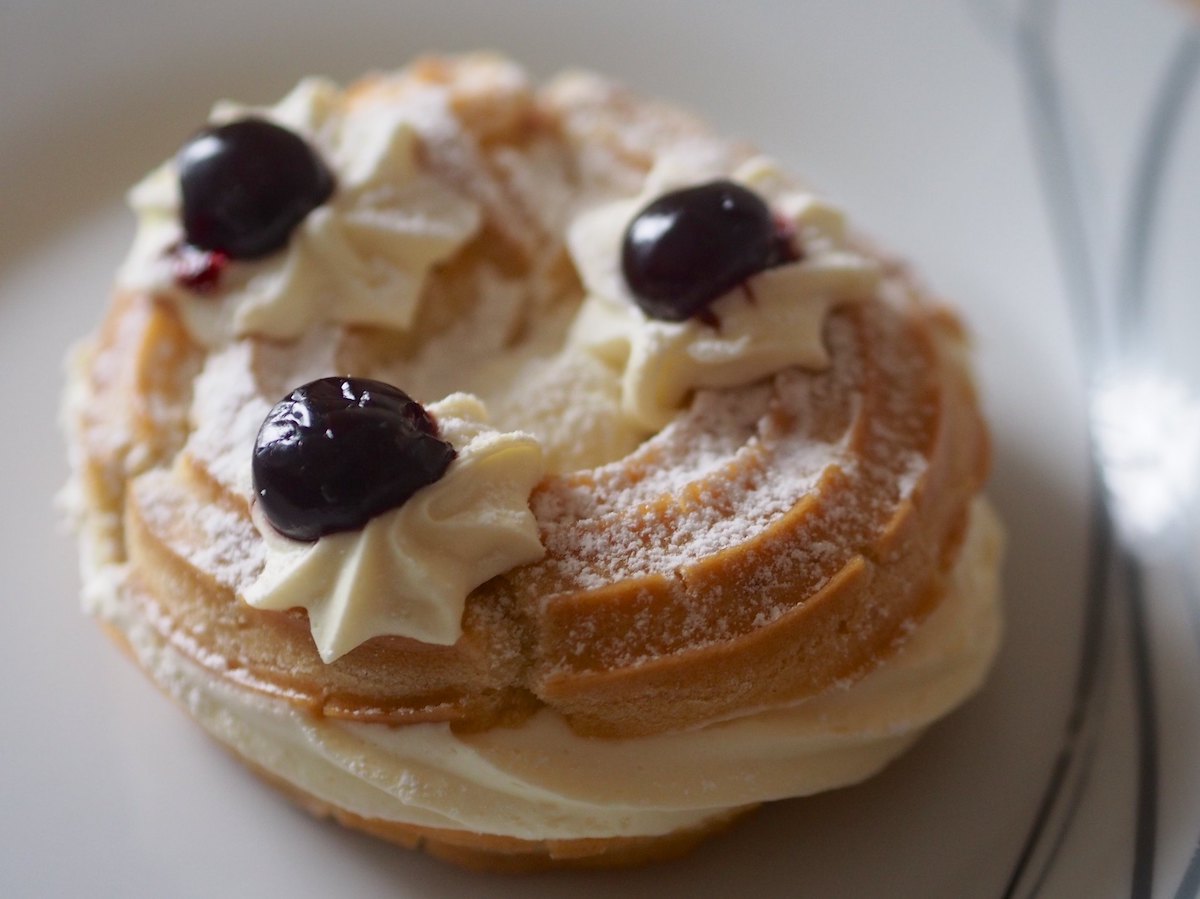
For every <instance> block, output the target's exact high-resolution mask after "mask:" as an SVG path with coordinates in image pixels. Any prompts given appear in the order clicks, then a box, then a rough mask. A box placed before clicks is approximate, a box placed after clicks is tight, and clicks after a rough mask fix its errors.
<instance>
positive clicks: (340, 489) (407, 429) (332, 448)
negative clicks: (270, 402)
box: [253, 378, 455, 541]
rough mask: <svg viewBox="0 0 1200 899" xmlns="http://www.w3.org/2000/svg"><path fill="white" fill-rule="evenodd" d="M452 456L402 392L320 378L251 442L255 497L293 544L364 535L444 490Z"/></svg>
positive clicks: (283, 404)
mask: <svg viewBox="0 0 1200 899" xmlns="http://www.w3.org/2000/svg"><path fill="white" fill-rule="evenodd" d="M454 457H455V452H454V447H452V446H451V445H450V444H449V443H447V442H446V441H445V440H442V439H441V438H440V437H439V436H438V428H437V423H436V422H435V421H434V420H433V418H432V417H431V416H430V415H429V413H428V412H426V411H425V409H424V408H423V407H422V406H421V404H420V403H418V402H416V401H415V400H413V399H412V398H411V397H409V396H408V394H406V393H404V392H403V391H402V390H398V389H397V388H395V387H392V386H391V385H390V384H385V383H383V382H382V381H372V380H369V379H367V378H321V379H319V380H316V381H310V382H309V383H308V384H305V385H304V386H303V387H297V388H296V389H295V390H293V391H292V393H291V394H290V395H289V396H287V397H285V398H284V399H282V400H280V401H279V402H278V403H276V404H275V406H274V408H272V409H271V411H270V413H268V415H267V417H266V419H265V420H264V421H263V423H262V428H260V429H259V432H258V439H257V440H256V441H255V442H254V459H253V474H254V492H255V494H256V495H257V497H258V501H259V502H260V503H262V508H263V511H264V512H265V513H266V516H267V520H268V521H270V522H271V524H272V525H274V526H275V529H276V530H278V531H279V532H280V533H282V534H284V535H285V536H288V537H291V538H293V539H295V540H308V541H312V540H316V539H317V538H318V537H322V536H324V535H326V534H333V533H336V532H338V531H352V530H356V529H357V528H360V527H362V526H363V525H364V524H366V523H367V521H368V520H369V519H371V518H373V517H374V516H376V515H379V514H380V513H381V512H386V511H387V510H388V509H394V508H396V507H398V506H401V505H403V504H404V503H405V502H406V501H407V500H408V498H409V497H411V496H412V495H413V494H414V493H416V492H417V491H418V490H419V489H421V488H422V487H424V486H426V485H427V484H432V483H433V482H434V481H436V480H438V478H440V477H441V476H442V475H443V474H444V473H445V471H446V468H447V467H448V466H449V465H450V462H451V461H452V460H453V459H454Z"/></svg>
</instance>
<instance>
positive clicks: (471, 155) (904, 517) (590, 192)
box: [66, 55, 1000, 870]
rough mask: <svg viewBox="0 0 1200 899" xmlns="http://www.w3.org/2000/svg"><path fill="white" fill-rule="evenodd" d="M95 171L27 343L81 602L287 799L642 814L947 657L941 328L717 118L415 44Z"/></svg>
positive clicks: (947, 359) (500, 835) (959, 524)
mask: <svg viewBox="0 0 1200 899" xmlns="http://www.w3.org/2000/svg"><path fill="white" fill-rule="evenodd" d="M131 202H132V205H133V207H134V209H135V211H136V212H137V215H138V234H137V238H136V240H135V241H134V245H133V247H132V249H131V250H130V253H129V255H128V257H127V259H126V260H125V262H124V264H123V265H122V267H121V269H120V271H119V273H118V276H117V279H116V287H115V290H114V293H113V298H112V301H111V304H110V306H109V309H108V312H107V315H106V316H105V318H104V321H103V323H102V324H101V325H100V327H99V329H98V330H97V332H96V333H95V334H94V335H93V336H92V337H91V338H90V339H89V340H87V341H85V342H84V343H83V344H82V345H81V346H80V347H79V348H78V350H77V351H76V352H75V353H74V355H73V358H72V360H71V367H70V370H71V378H70V386H69V391H68V398H67V402H66V418H67V423H68V433H69V442H70V449H71V458H72V464H73V472H74V477H73V481H72V485H71V496H72V497H73V498H74V506H75V508H76V510H77V512H78V516H77V518H78V523H79V528H80V533H81V537H82V540H81V542H82V547H83V570H84V576H85V587H84V592H85V604H86V605H87V607H88V608H89V609H90V610H91V611H92V612H93V613H94V614H95V615H96V616H97V617H98V618H99V620H100V621H101V622H102V623H103V625H104V626H105V628H106V629H107V630H108V631H109V632H110V633H111V634H112V635H113V637H114V638H115V639H116V640H117V642H118V643H120V644H121V645H122V646H123V647H124V648H125V649H127V650H128V652H129V653H130V655H131V656H132V657H133V659H134V660H135V661H136V662H137V663H138V665H140V666H141V667H142V668H143V669H144V670H145V671H146V673H147V674H148V675H149V676H150V677H151V678H152V679H153V680H154V681H155V682H156V683H157V684H158V685H159V686H160V687H161V688H162V689H163V690H164V691H165V692H166V693H167V694H168V695H169V696H171V697H172V698H173V699H175V700H176V701H177V702H178V703H180V704H181V705H183V706H184V707H185V708H186V709H187V710H188V712H189V713H190V714H191V715H192V716H193V717H194V718H195V719H196V720H197V721H198V722H199V723H200V724H201V725H202V726H203V727H204V728H205V729H206V730H207V731H208V732H209V733H211V734H212V735H213V736H214V737H215V738H216V739H217V740H218V741H220V742H221V743H222V744H224V745H225V746H227V747H228V748H230V749H231V750H232V751H233V752H234V753H235V754H237V755H238V756H239V757H240V758H242V759H243V760H244V761H245V762H246V763H247V764H248V765H249V766H250V767H251V768H253V769H254V770H256V771H257V772H259V773H260V774H261V775H262V776H263V777H264V778H265V779H267V780H268V781H270V782H272V783H275V784H276V785H278V786H280V787H281V788H282V789H283V790H284V791H285V792H287V793H289V794H290V795H292V796H293V797H294V798H296V799H297V800H298V801H300V802H301V803H302V804H303V805H305V806H306V807H308V808H310V809H312V810H313V811H314V812H315V813H317V814H321V815H329V816H332V817H334V818H336V819H338V820H339V821H341V822H343V823H345V824H347V825H349V826H351V827H355V828H359V829H361V830H364V831H367V832H369V833H373V834H376V835H379V836H382V837H384V838H386V839H390V840H394V841H396V842H398V843H401V844H403V845H407V846H418V847H422V848H424V849H426V850H427V851H429V852H431V853H433V854H435V855H439V856H442V857H445V858H449V859H451V860H453V861H456V862H459V863H462V864H465V865H470V866H475V867H482V868H492V869H502V870H528V869H534V868H540V867H548V866H558V865H592V866H607V865H616V864H624V863H632V862H638V861H646V860H651V859H657V858H664V857H667V856H670V855H673V854H676V853H678V852H682V851H684V850H686V849H687V848H688V847H690V846H691V845H693V844H694V843H695V842H696V841H697V840H699V839H701V838H702V837H704V836H705V835H707V834H709V833H711V832H713V831H715V830H717V829H719V828H721V827H723V826H724V825H725V824H726V823H727V822H729V821H731V820H732V819H734V818H735V817H737V816H738V815H739V814H741V813H742V812H744V811H746V810H748V809H751V808H753V807H754V806H756V805H757V804H759V803H762V802H765V801H770V800H776V799H782V798H786V797H793V796H802V795H806V794H810V793H813V792H816V791H820V790H826V789H830V788H833V787H838V786H842V785H846V784H850V783H854V782H856V781H858V780H861V779H863V778H865V777H867V776H869V775H871V774H873V773H874V772H876V771H877V770H879V769H880V768H881V767H882V766H883V765H885V764H886V763H887V762H888V761H889V760H891V759H892V758H894V757H895V756H896V755H897V754H899V753H900V752H901V751H902V750H903V749H904V748H906V747H907V746H908V745H910V744H911V742H912V741H913V740H914V739H915V738H916V737H917V735H918V734H919V733H920V732H921V731H922V730H923V729H924V728H925V727H926V726H927V725H928V724H929V723H931V722H932V721H934V720H936V719H937V718H939V717H940V716H942V715H944V714H945V713H946V712H948V711H949V710H951V709H952V708H953V707H955V706H956V705H958V704H959V703H960V702H962V701H963V700H964V699H965V698H966V697H967V696H969V695H970V694H971V693H972V692H973V691H974V690H975V689H976V688H977V687H978V686H979V685H980V683H981V682H982V680H983V678H984V676H985V674H986V671H987V669H988V667H989V665H990V662H991V660H992V658H993V656H994V653H995V649H996V645H997V640H998V635H999V613H998V605H997V568H998V563H999V554H1000V528H999V525H998V524H997V522H996V520H995V518H994V516H993V515H992V513H991V512H990V511H989V508H988V506H987V504H986V501H985V500H984V499H982V497H981V487H982V484H983V481H984V477H985V474H986V469H987V465H988V442H987V435H986V432H985V428H984V425H983V422H982V420H981V417H980V413H979V409H978V403H977V400H976V394H975V390H974V387H973V385H972V380H971V375H970V373H969V370H968V365H967V359H966V352H965V346H964V345H965V339H964V334H963V330H962V328H961V326H960V325H959V324H958V322H957V320H956V319H955V317H954V316H953V314H951V313H950V312H948V311H947V310H946V309H944V308H943V307H941V306H939V305H938V304H936V303H934V302H932V301H931V300H930V299H929V297H928V296H927V294H926V292H925V291H924V290H923V289H922V287H921V286H920V285H919V284H918V283H917V282H916V280H915V279H914V277H913V276H912V274H911V273H910V272H909V271H908V270H907V269H906V267H905V266H903V265H902V264H900V263H898V262H896V261H895V260H893V259H891V258H889V257H888V256H886V255H885V254H883V253H882V252H880V251H879V250H877V249H876V248H874V247H873V246H872V245H870V244H869V243H867V242H866V241H865V240H864V239H863V238H861V237H860V236H858V235H856V234H855V233H853V232H851V231H849V230H847V228H846V227H845V225H844V223H843V219H842V216H841V214H840V213H839V212H838V211H837V210H836V209H835V208H834V207H832V206H831V205H829V204H828V203H827V202H826V201H824V200H822V199H820V198H819V197H817V196H816V195H815V194H814V193H812V192H811V191H810V190H809V189H807V188H806V187H804V186H803V185H802V184H800V183H798V182H796V181H795V180H793V179H791V178H790V177H788V176H787V175H785V174H784V173H783V172H782V171H781V170H780V169H779V167H778V166H777V165H776V164H775V163H773V162H772V161H770V160H769V159H767V158H766V157H763V156H761V155H759V154H758V153H757V151H755V150H754V149H753V148H751V147H748V146H744V145H742V144H739V143H735V142H731V141H727V140H724V139H721V138H719V137H717V136H715V135H713V134H712V132H711V131H710V130H709V129H708V128H707V127H705V126H704V125H703V124H702V123H700V122H698V121H697V120H695V119H694V118H693V117H691V116H690V115H687V114H685V113H682V112H680V111H678V110H675V109H673V108H670V107H667V106H664V105H662V104H659V103H655V102H651V101H647V100H643V99H640V98H637V97H635V96H633V95H631V94H630V93H628V92H627V91H625V90H623V89H621V88H620V87H618V86H615V85H613V84H612V83H610V82H608V81H606V80H604V79H602V78H599V77H597V76H593V75H588V74H582V73H567V74H564V75H561V76H559V77H557V78H556V79H554V80H552V81H551V82H549V83H548V84H547V85H545V86H543V87H540V88H539V87H534V86H532V85H531V84H530V83H529V81H528V80H527V78H526V76H525V75H524V73H523V72H522V71H521V70H520V69H519V68H517V67H516V66H515V65H513V64H512V63H510V62H507V61H505V60H503V59H500V58H496V57H492V56H486V55H474V56H465V57H460V58H448V59H447V58H434V59H426V60H422V61H419V62H417V63H415V64H413V65H411V66H410V67H408V68H407V69H405V70H403V71H401V72H399V73H396V74H387V75H376V76H372V77H369V78H367V79H365V80H363V81H361V82H359V83H357V84H355V85H353V86H351V87H350V88H349V89H347V90H344V91H343V90H341V89H339V88H337V87H336V86H334V85H332V84H330V83H329V82H326V81H323V80H315V79H314V80H306V81H304V82H302V83H301V84H300V85H299V86H298V87H297V88H296V89H295V90H294V91H293V92H292V93H291V94H289V95H288V96H287V97H286V98H284V99H283V100H282V101H281V102H279V103H278V104H276V105H275V106H272V107H268V108H257V109H255V108H247V107H243V106H238V105H235V104H229V103H225V104H220V105H218V106H217V107H216V108H215V110H214V111H213V114H212V118H211V121H210V122H209V123H208V124H207V125H205V126H204V127H203V128H202V129H201V130H200V131H199V132H198V133H197V134H195V135H193V136H192V137H191V138H190V139H188V140H187V141H186V143H185V144H184V146H183V148H182V149H181V151H180V152H179V153H178V154H177V155H176V157H175V158H173V159H172V160H170V161H168V162H167V163H165V164H164V165H163V166H161V167H160V168H159V169H158V170H156V171H155V172H153V173H152V174H151V175H150V176H148V177H147V178H146V179H145V180H144V181H143V182H142V183H141V184H139V185H138V186H137V187H136V188H135V189H134V190H133V192H132V193H131Z"/></svg>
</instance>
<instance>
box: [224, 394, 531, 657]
mask: <svg viewBox="0 0 1200 899" xmlns="http://www.w3.org/2000/svg"><path fill="white" fill-rule="evenodd" d="M428 412H429V413H430V415H431V416H433V418H434V420H435V421H437V423H438V430H439V432H440V435H441V437H442V439H444V440H447V441H449V442H450V444H451V445H452V446H453V447H454V448H455V449H456V450H457V452H458V456H457V457H456V458H455V459H454V461H453V462H451V463H450V467H449V468H448V469H447V470H446V472H445V474H444V475H443V476H442V477H441V478H440V479H439V480H438V481H435V482H434V483H433V484H429V485H428V486H426V487H422V488H421V489H420V490H418V491H417V492H416V493H415V494H413V496H412V497H410V498H409V499H408V501H407V502H405V503H404V504H403V505H402V506H400V507H399V508H396V509H392V510H390V511H388V512H385V513H383V514H382V515H379V516H376V517H375V518H373V519H371V520H370V521H369V522H367V524H366V525H365V526H364V527H363V528H361V529H360V530H357V531H350V532H345V533H337V534H329V535H327V536H324V537H321V538H320V539H319V540H317V541H316V542H315V543H304V542H300V541H297V540H291V539H288V538H287V537H284V536H282V535H281V534H279V533H278V532H277V531H275V529H274V528H272V527H271V526H270V524H269V523H267V522H266V521H264V520H263V518H262V516H261V515H260V514H259V513H258V510H257V507H256V508H255V514H254V519H255V523H256V525H257V526H258V529H259V531H260V532H261V533H262V536H263V540H264V542H265V544H266V565H265V567H264V568H263V571H262V573H261V574H260V575H259V576H258V578H257V579H256V580H255V581H254V583H253V584H251V585H250V586H249V587H248V588H247V589H246V590H245V592H244V594H243V598H244V599H245V601H246V602H247V603H249V604H250V605H252V606H254V607H255V608H258V609H274V610H279V611H282V610H286V609H292V608H304V609H306V610H307V611H308V618H309V625H310V627H311V628H312V635H313V640H314V641H315V642H316V644H317V650H318V651H319V652H320V654H321V658H322V659H323V660H324V661H325V662H332V661H334V660H335V659H337V658H339V657H340V656H342V655H344V654H345V653H347V652H349V651H350V650H351V649H353V648H354V647H355V646H358V645H359V644H360V643H362V642H364V641H366V640H368V639H370V638H371V637H377V636H383V635H392V636H401V637H409V638H411V639H413V640H419V641H421V642H423V643H436V644H441V645H449V644H452V643H454V642H456V641H457V640H458V638H459V637H460V636H461V635H462V613H463V607H464V605H465V603H466V598H467V594H468V593H470V592H471V591H472V590H473V589H475V588H476V587H477V586H479V585H480V584H482V583H483V582H484V581H486V580H489V579H490V578H492V577H494V576H496V575H497V574H500V573H502V572H505V571H508V570H509V569H510V568H513V567H515V566H517V565H523V564H525V563H527V562H534V561H536V560H538V559H540V558H541V557H542V555H543V554H544V552H545V550H544V549H543V547H542V543H541V540H540V538H539V536H538V527H537V521H536V520H535V519H534V517H533V513H532V512H531V511H530V510H529V494H530V492H531V491H532V490H533V488H534V486H535V485H536V484H537V482H538V481H539V480H541V478H542V474H543V470H544V464H543V459H542V450H541V446H540V445H539V444H538V442H537V441H536V440H535V439H534V438H533V437H531V436H530V435H528V434H524V433H521V432H502V431H497V430H496V429H495V428H492V427H489V426H488V424H487V410H486V409H485V408H484V406H483V404H482V403H481V402H479V400H478V399H476V398H475V397H473V396H469V395H467V394H463V393H457V394H453V395H451V396H449V397H447V398H446V399H444V400H442V401H441V402H437V403H432V404H431V405H430V406H429V407H428Z"/></svg>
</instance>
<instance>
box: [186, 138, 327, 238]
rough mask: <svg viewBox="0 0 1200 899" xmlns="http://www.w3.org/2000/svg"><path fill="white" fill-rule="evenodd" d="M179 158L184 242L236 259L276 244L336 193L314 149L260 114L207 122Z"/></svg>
mask: <svg viewBox="0 0 1200 899" xmlns="http://www.w3.org/2000/svg"><path fill="white" fill-rule="evenodd" d="M176 162H177V164H178V167H179V184H180V188H181V190H182V194H183V231H184V234H185V236H186V238H187V242H188V243H189V244H191V245H192V246H194V247H198V248H200V249H202V250H213V251H216V252H219V253H224V254H226V255H227V256H229V257H231V258H233V259H258V258H260V257H262V256H266V255H268V254H270V253H273V252H275V251H276V250H278V249H280V248H281V247H283V246H284V245H286V244H287V242H288V238H289V237H290V236H291V233H292V231H293V229H295V227H296V226H297V225H298V224H300V222H301V220H302V219H303V218H304V217H305V216H306V215H308V214H309V213H310V212H312V210H313V209H315V208H316V207H318V206H320V205H321V204H322V203H324V202H325V201H326V200H328V199H329V197H330V195H331V194H332V193H333V175H331V174H330V172H329V169H328V168H326V167H325V164H324V163H323V162H322V161H321V159H320V158H319V157H318V156H317V154H316V152H315V151H314V150H313V148H312V147H310V146H309V145H308V143H307V142H306V141H305V140H304V139H303V138H302V137H300V136H299V135H298V134H296V133H294V132H292V131H289V130H288V129H286V128H281V127H280V126H279V125H275V124H272V123H271V122H268V121H265V120H263V119H254V118H249V119H242V120H240V121H237V122H230V123H229V124H228V125H220V126H218V127H215V128H206V129H204V130H203V131H201V132H200V133H199V134H197V135H196V136H195V137H193V138H192V139H191V140H190V141H188V142H187V143H186V144H184V146H183V149H182V150H180V151H179V155H178V156H177V157H176Z"/></svg>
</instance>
